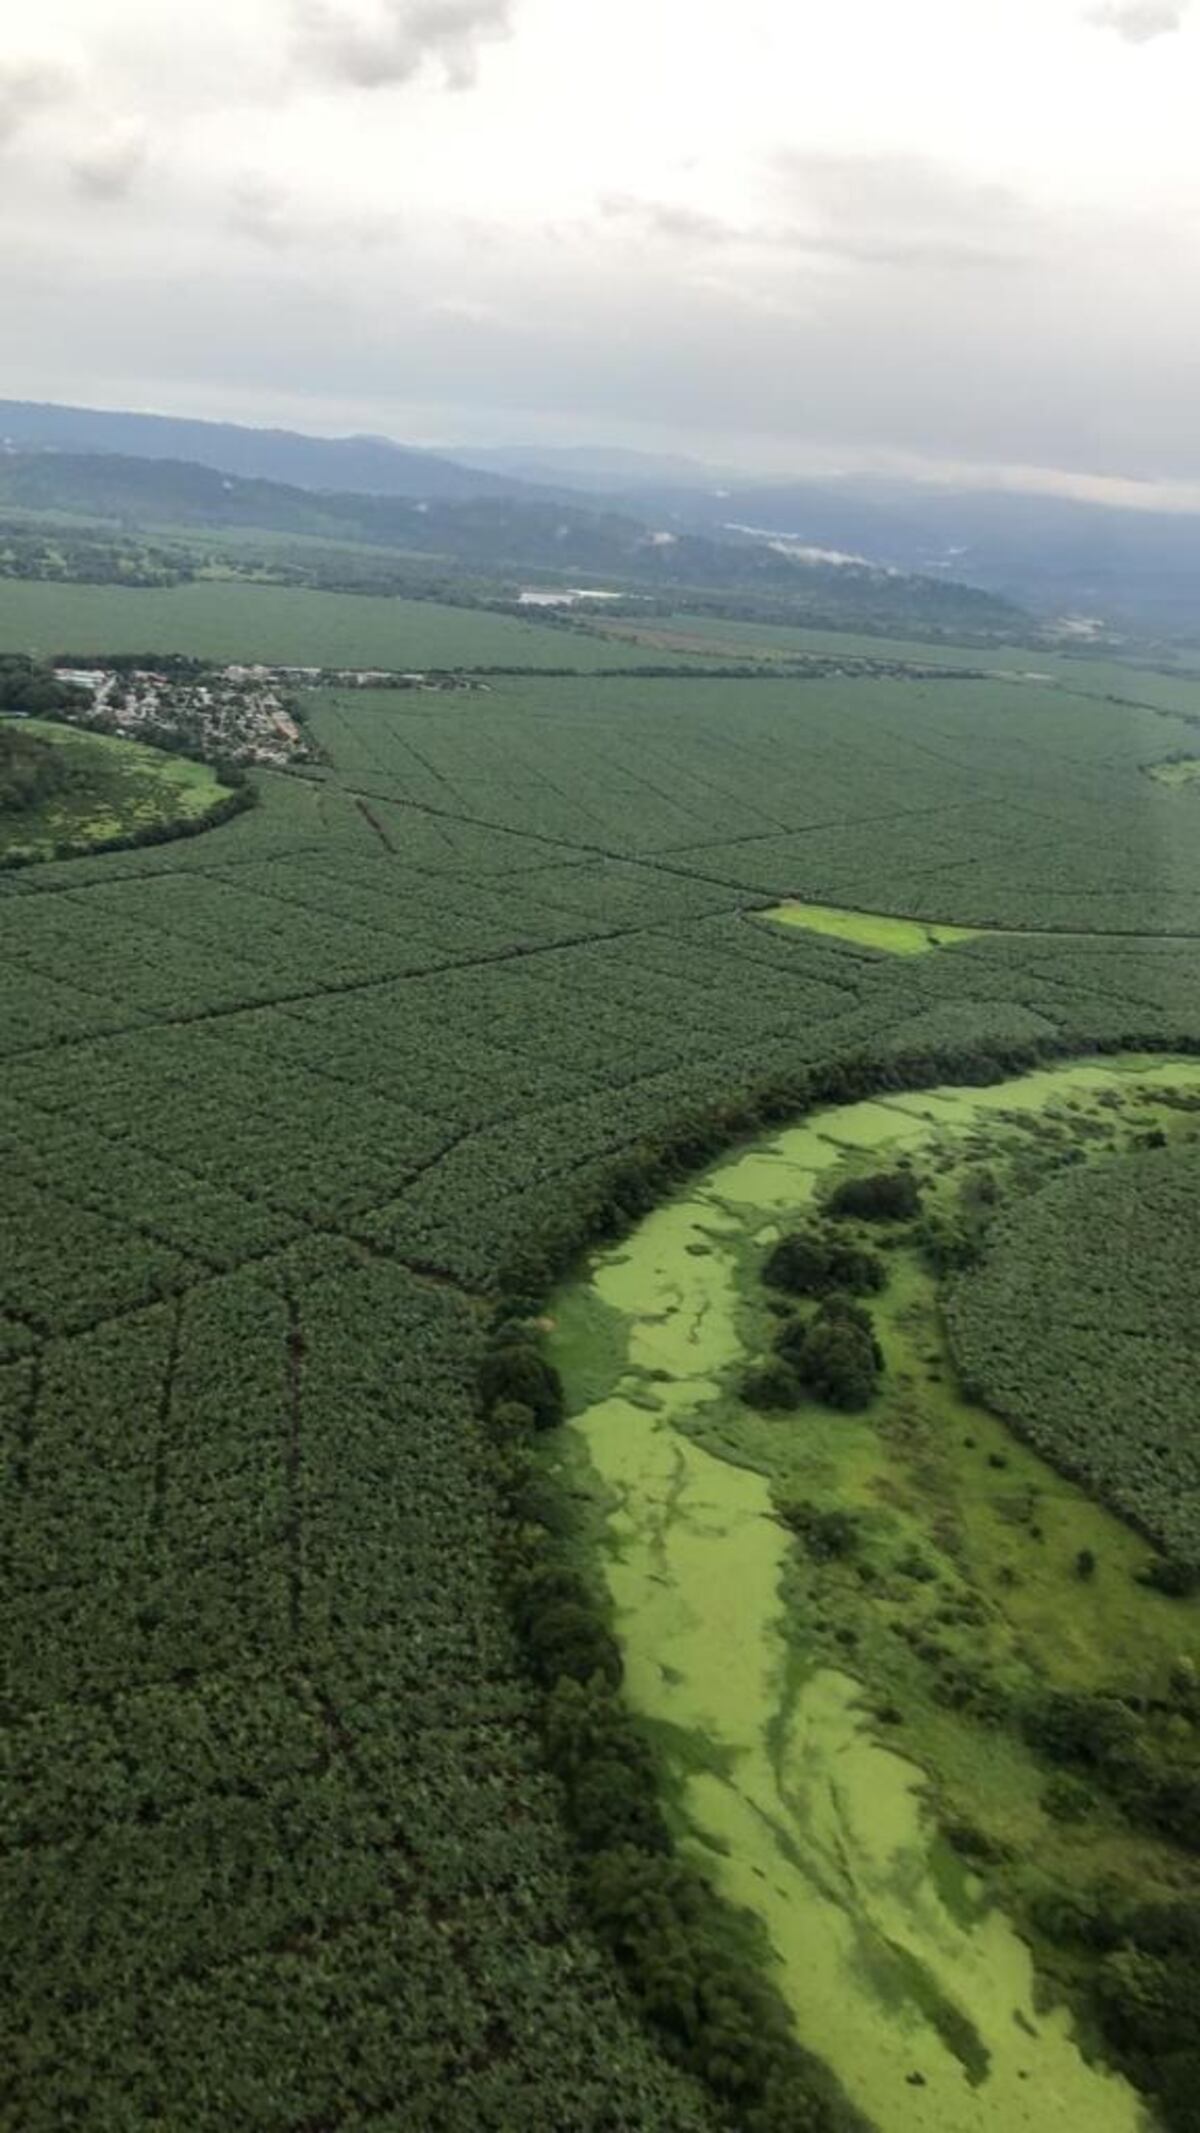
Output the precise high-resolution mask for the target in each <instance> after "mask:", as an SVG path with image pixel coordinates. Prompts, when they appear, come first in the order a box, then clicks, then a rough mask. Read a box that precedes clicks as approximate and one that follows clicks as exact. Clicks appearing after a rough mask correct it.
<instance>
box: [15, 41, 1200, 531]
mask: <svg viewBox="0 0 1200 2133" xmlns="http://www.w3.org/2000/svg"><path fill="white" fill-rule="evenodd" d="M0 28H2V29H3V33H4V34H3V37H2V38H0V233H2V234H0V243H2V247H3V253H2V259H0V266H2V270H3V276H4V282H3V315H4V319H5V327H4V335H3V342H2V344H0V345H2V349H3V358H4V361H3V365H2V366H0V394H6V395H8V396H13V397H28V398H34V397H37V398H45V399H60V400H67V399H69V400H75V401H79V402H83V403H86V404H91V405H107V406H134V407H144V408H152V409H159V410H162V411H165V412H173V413H195V414H204V415H219V416H229V417H233V418H236V419H244V420H249V421H264V420H265V421H279V422H283V423H287V424H291V425H294V426H296V427H307V428H312V429H319V430H327V431H328V430H342V429H366V430H375V431H384V432H387V433H389V434H391V435H394V436H399V437H402V438H407V439H413V440H417V441H422V442H453V441H463V442H465V441H470V440H473V441H475V442H478V443H493V442H529V441H539V442H564V443H574V442H587V443H597V442H602V443H617V444H626V445H634V446H644V447H648V448H659V447H664V446H665V447H669V448H676V449H682V450H685V451H689V452H692V453H695V454H698V455H702V456H705V457H709V458H716V459H719V460H724V461H732V462H737V463H741V464H745V465H748V466H753V467H755V468H757V469H760V470H762V471H774V472H777V473H780V474H785V473H788V472H792V471H801V470H807V469H816V470H828V469H834V468H843V467H845V468H851V467H874V468H883V469H887V468H896V469H897V470H899V469H918V470H921V471H926V472H931V473H936V474H938V475H939V476H940V475H943V474H944V475H948V476H958V477H960V478H961V476H962V475H963V473H964V472H966V471H969V470H973V469H986V470H988V471H989V472H995V471H997V470H1001V469H1003V470H1008V472H1009V474H1010V476H1011V475H1012V474H1013V472H1014V471H1016V472H1017V473H1018V476H1019V478H1025V474H1023V473H1022V472H1021V470H1026V472H1027V473H1028V478H1030V479H1038V480H1041V479H1044V478H1050V479H1052V480H1059V479H1062V478H1063V477H1069V478H1070V479H1071V480H1072V481H1078V480H1080V479H1081V478H1082V479H1085V480H1086V479H1098V480H1102V481H1105V482H1111V481H1113V480H1114V479H1115V480H1116V481H1118V482H1120V483H1124V484H1128V483H1142V484H1149V485H1151V487H1150V488H1148V489H1147V490H1146V491H1145V492H1144V493H1145V494H1146V495H1147V496H1150V495H1158V494H1166V493H1169V492H1167V491H1165V490H1164V489H1163V487H1162V485H1163V484H1179V485H1181V486H1180V488H1179V490H1178V495H1179V497H1180V499H1182V498H1184V497H1191V498H1196V499H1200V423H1198V422H1197V420H1196V399H1197V375H1198V372H1197V356H1198V353H1200V119H1198V114H1200V0H1195V4H1194V6H1193V5H1192V4H1191V0H1091V4H1089V0H736V4H730V0H719V4H718V0H204V4H203V5H193V6H190V7H186V8H179V7H176V6H173V5H170V4H169V0H39V4H38V5H37V6H36V7H34V6H30V5H28V4H27V0H0ZM1032 470H1039V471H1038V472H1037V473H1036V474H1035V473H1034V472H1033V471H1032ZM1128 493H1130V494H1131V495H1132V494H1136V493H1138V492H1137V491H1134V490H1130V491H1129V492H1128Z"/></svg>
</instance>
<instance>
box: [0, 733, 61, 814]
mask: <svg viewBox="0 0 1200 2133" xmlns="http://www.w3.org/2000/svg"><path fill="white" fill-rule="evenodd" d="M66 781H67V765H66V758H65V757H64V756H63V754H62V752H61V750H59V749H57V748H55V747H53V746H52V744H51V743H50V742H49V741H46V740H42V739H39V737H38V736H37V735H36V734H33V733H22V732H21V731H20V729H19V728H18V727H16V726H4V725H0V815H27V814H28V813H29V811H30V809H32V808H35V807H38V806H40V805H42V804H44V803H45V802H46V801H48V800H50V799H51V798H52V796H53V795H54V794H55V793H58V792H61V790H62V788H63V786H64V785H65V784H66Z"/></svg>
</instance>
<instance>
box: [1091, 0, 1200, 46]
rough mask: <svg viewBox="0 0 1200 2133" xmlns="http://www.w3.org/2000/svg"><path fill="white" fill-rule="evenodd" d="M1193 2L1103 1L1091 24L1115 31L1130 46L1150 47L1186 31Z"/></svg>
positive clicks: (1095, 9)
mask: <svg viewBox="0 0 1200 2133" xmlns="http://www.w3.org/2000/svg"><path fill="white" fill-rule="evenodd" d="M1188 4H1189V0H1102V4H1101V5H1100V6H1098V7H1094V8H1092V9H1091V11H1090V13H1089V16H1088V20H1089V21H1090V22H1092V23H1094V24H1095V26H1096V28H1097V29H1102V30H1115V31H1116V33H1117V35H1118V37H1124V38H1125V40H1126V42H1127V43H1128V44H1150V43H1152V42H1153V40H1154V39H1155V38H1156V37H1170V36H1172V35H1174V33H1175V32H1176V31H1177V30H1181V29H1182V28H1183V19H1184V16H1185V15H1186V13H1187V10H1188Z"/></svg>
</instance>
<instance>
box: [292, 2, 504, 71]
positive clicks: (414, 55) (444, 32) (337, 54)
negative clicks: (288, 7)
mask: <svg viewBox="0 0 1200 2133" xmlns="http://www.w3.org/2000/svg"><path fill="white" fill-rule="evenodd" d="M294 13H295V20H296V26H297V30H298V32H299V35H300V39H301V45H302V50H303V52H304V56H305V58H306V59H307V61H308V63H309V64H310V65H311V66H313V67H314V68H316V69H317V70H318V71H321V72H324V73H326V74H328V75H329V76H330V77H331V78H332V79H334V80H339V81H343V82H347V83H349V84H351V85H352V86H353V87H355V88H359V89H379V88H385V87H390V86H391V85H393V84H395V83H397V82H407V81H411V80H412V79H413V77H414V76H415V75H417V74H418V73H420V71H421V69H422V68H423V67H425V66H426V65H427V64H429V63H432V64H433V65H434V66H435V67H437V68H440V69H441V71H442V74H443V76H444V78H445V81H446V83H447V84H448V86H449V87H451V88H454V89H465V88H469V87H470V85H471V83H472V82H473V81H474V79H475V73H476V66H477V62H478V55H479V47H480V45H481V44H483V43H486V42H488V41H489V40H491V39H494V38H498V37H507V36H508V35H509V34H510V32H511V29H512V0H349V4H347V0H295V7H294Z"/></svg>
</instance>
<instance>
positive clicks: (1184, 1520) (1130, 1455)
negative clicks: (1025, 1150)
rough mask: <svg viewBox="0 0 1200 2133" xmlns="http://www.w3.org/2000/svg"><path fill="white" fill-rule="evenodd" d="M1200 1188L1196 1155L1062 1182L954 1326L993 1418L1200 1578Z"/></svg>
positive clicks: (1040, 1198) (1128, 1162)
mask: <svg viewBox="0 0 1200 2133" xmlns="http://www.w3.org/2000/svg"><path fill="white" fill-rule="evenodd" d="M1183 1100H1184V1103H1185V1107H1186V1109H1187V1110H1189V1111H1190V1110H1191V1109H1192V1108H1193V1105H1194V1103H1195V1098H1194V1096H1192V1095H1190V1094H1186V1093H1185V1096H1184V1099H1183ZM1198 1182H1200V1161H1198V1160H1197V1152H1196V1150H1195V1149H1194V1148H1192V1149H1189V1150H1187V1151H1183V1152H1179V1151H1175V1150H1168V1149H1165V1148H1163V1149H1156V1148H1152V1149H1147V1150H1145V1151H1143V1152H1141V1153H1139V1154H1137V1155H1132V1156H1127V1157H1125V1159H1124V1161H1122V1162H1119V1163H1112V1164H1106V1165H1103V1166H1101V1167H1099V1168H1097V1169H1094V1170H1092V1169H1088V1170H1084V1171H1082V1172H1080V1173H1075V1174H1070V1175H1068V1176H1066V1177H1062V1178H1057V1179H1055V1180H1054V1181H1053V1183H1052V1184H1050V1185H1048V1186H1047V1187H1046V1188H1045V1189H1044V1190H1043V1191H1042V1192H1040V1193H1038V1194H1037V1195H1036V1196H1035V1197H1034V1199H1033V1200H1032V1201H1031V1202H1029V1203H1028V1204H1027V1205H1026V1206H1023V1207H1020V1208H1018V1209H1016V1210H1014V1211H1013V1213H1011V1214H1010V1215H1009V1216H1007V1217H1006V1219H1005V1220H1004V1221H1003V1223H1002V1224H1000V1225H999V1227H998V1233H997V1234H996V1235H995V1236H994V1237H993V1238H991V1239H989V1244H988V1251H987V1256H986V1259H985V1261H984V1264H983V1265H982V1266H981V1267H978V1268H976V1269H975V1270H974V1271H972V1272H971V1273H970V1274H967V1275H964V1276H963V1277H961V1279H960V1280H959V1282H958V1283H957V1285H956V1287H955V1290H954V1293H953V1295H952V1298H951V1302H950V1311H949V1317H950V1324H951V1328H952V1331H953V1337H954V1346H955V1353H956V1356H957V1358H958V1362H959V1366H960V1368H961V1370H962V1373H963V1376H964V1378H966V1379H968V1380H969V1381H970V1382H971V1383H973V1384H974V1385H976V1386H978V1387H979V1390H980V1393H981V1396H982V1397H983V1398H984V1399H986V1401H987V1403H988V1405H989V1406H990V1407H991V1408H993V1409H994V1410H995V1412H996V1413H997V1414H1002V1415H1006V1416H1008V1417H1009V1418H1010V1419H1011V1420H1012V1421H1013V1423H1014V1424H1015V1426H1016V1427H1017V1428H1018V1429H1019V1430H1020V1431H1021V1432H1022V1434H1023V1435H1025V1436H1027V1437H1028V1438H1029V1440H1030V1442H1031V1443H1033V1444H1034V1445H1036V1446H1037V1448H1038V1450H1039V1451H1041V1452H1042V1453H1043V1454H1044V1455H1045V1457H1046V1458H1047V1459H1050V1460H1052V1461H1053V1462H1054V1463H1055V1464H1057V1465H1058V1466H1061V1467H1065V1468H1066V1469H1067V1470H1068V1471H1069V1472H1071V1473H1074V1474H1077V1475H1079V1476H1081V1477H1082V1478H1083V1479H1084V1480H1085V1481H1087V1483H1088V1484H1089V1486H1090V1487H1091V1489H1092V1490H1093V1492H1094V1493H1095V1494H1096V1495H1098V1496H1100V1497H1101V1498H1102V1499H1103V1500H1104V1501H1105V1502H1108V1503H1111V1504H1114V1505H1115V1506H1116V1508H1117V1509H1118V1510H1120V1511H1122V1512H1123V1513H1124V1514H1125V1516H1126V1517H1127V1518H1129V1519H1130V1520H1131V1521H1132V1522H1133V1523H1134V1525H1136V1526H1138V1527H1140V1528H1141V1530H1142V1531H1143V1532H1145V1533H1149V1534H1151V1535H1152V1536H1153V1538H1154V1539H1155V1540H1157V1541H1158V1542H1159V1543H1160V1544H1161V1545H1162V1546H1163V1547H1164V1548H1166V1549H1167V1550H1168V1551H1169V1552H1170V1553H1171V1554H1172V1555H1173V1556H1174V1557H1176V1558H1177V1559H1178V1561H1179V1562H1180V1563H1181V1564H1182V1565H1184V1566H1188V1567H1192V1566H1194V1568H1195V1571H1196V1574H1197V1577H1198V1579H1200V1432H1198V1431H1197V1427H1196V1413H1195V1403H1196V1392H1195V1388H1196V1377H1197V1360H1198V1359H1197V1353H1196V1350H1197V1346H1198V1344H1200V1332H1198V1329H1197V1325H1196V1293H1197V1287H1198V1285H1200V1267H1198V1266H1197V1249H1198V1242H1200V1240H1198V1238H1197V1231H1196V1220H1195V1208H1196V1187H1197V1184H1198Z"/></svg>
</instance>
